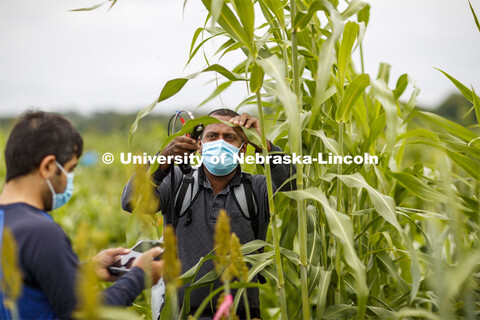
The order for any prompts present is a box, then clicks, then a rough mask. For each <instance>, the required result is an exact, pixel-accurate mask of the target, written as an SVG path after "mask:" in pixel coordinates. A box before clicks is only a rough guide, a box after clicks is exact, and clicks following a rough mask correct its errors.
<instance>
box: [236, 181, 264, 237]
mask: <svg viewBox="0 0 480 320" xmlns="http://www.w3.org/2000/svg"><path fill="white" fill-rule="evenodd" d="M233 192H234V198H235V200H236V202H237V205H238V207H239V208H240V210H241V211H242V214H243V215H244V216H245V217H246V218H247V219H249V220H250V224H251V225H252V230H253V233H254V235H255V239H258V225H259V222H258V214H257V211H258V210H257V204H256V203H255V199H254V196H253V192H252V176H251V175H250V174H249V173H246V172H242V182H241V184H240V185H239V186H236V187H234V188H233Z"/></svg>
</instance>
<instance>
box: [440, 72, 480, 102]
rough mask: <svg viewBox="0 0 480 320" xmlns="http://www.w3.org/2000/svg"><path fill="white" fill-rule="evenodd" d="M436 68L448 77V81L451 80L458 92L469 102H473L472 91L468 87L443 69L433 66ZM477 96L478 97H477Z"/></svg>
mask: <svg viewBox="0 0 480 320" xmlns="http://www.w3.org/2000/svg"><path fill="white" fill-rule="evenodd" d="M435 69H437V70H438V71H440V72H441V73H443V74H444V75H445V76H446V77H447V78H448V79H450V81H452V82H453V84H454V85H455V87H457V88H458V90H460V92H461V93H462V95H463V96H464V97H465V98H467V100H468V101H470V102H471V103H473V93H472V91H470V89H468V88H467V87H466V86H465V85H463V84H462V83H461V82H460V81H458V80H457V79H455V78H454V77H452V76H451V75H449V74H448V73H446V72H445V71H442V70H440V69H438V68H435ZM477 98H478V97H477Z"/></svg>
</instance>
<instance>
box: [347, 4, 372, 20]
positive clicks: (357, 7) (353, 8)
mask: <svg viewBox="0 0 480 320" xmlns="http://www.w3.org/2000/svg"><path fill="white" fill-rule="evenodd" d="M367 5H368V3H367V2H365V1H362V0H353V1H351V2H350V4H349V5H348V7H347V9H345V11H343V12H342V19H343V20H347V19H348V18H350V17H351V16H353V15H354V14H356V13H357V12H359V11H361V10H362V9H363V8H365V7H366V6H367Z"/></svg>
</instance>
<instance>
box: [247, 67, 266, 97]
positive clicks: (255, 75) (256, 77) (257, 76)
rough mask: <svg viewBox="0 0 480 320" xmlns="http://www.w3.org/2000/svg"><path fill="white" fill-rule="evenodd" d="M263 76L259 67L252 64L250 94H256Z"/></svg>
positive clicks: (261, 83) (260, 86)
mask: <svg viewBox="0 0 480 320" xmlns="http://www.w3.org/2000/svg"><path fill="white" fill-rule="evenodd" d="M264 75H265V73H264V72H263V69H262V68H261V67H260V66H259V65H257V64H254V65H253V67H252V73H251V76H250V91H251V92H252V93H256V92H257V91H259V90H260V89H261V88H262V85H263V77H264Z"/></svg>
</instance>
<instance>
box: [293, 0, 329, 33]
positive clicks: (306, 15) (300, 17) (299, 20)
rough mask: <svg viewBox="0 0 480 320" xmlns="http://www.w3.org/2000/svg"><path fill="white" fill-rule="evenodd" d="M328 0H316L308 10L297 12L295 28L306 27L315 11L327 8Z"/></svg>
mask: <svg viewBox="0 0 480 320" xmlns="http://www.w3.org/2000/svg"><path fill="white" fill-rule="evenodd" d="M326 6H327V1H324V0H316V1H313V2H312V3H311V4H310V6H309V7H308V11H307V12H301V11H299V12H297V15H296V16H295V22H294V24H293V28H294V29H300V30H301V29H304V28H305V27H306V26H307V25H308V23H309V22H310V20H312V17H313V15H314V14H315V12H317V11H318V10H324V11H325V10H326V9H327V7H326Z"/></svg>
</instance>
